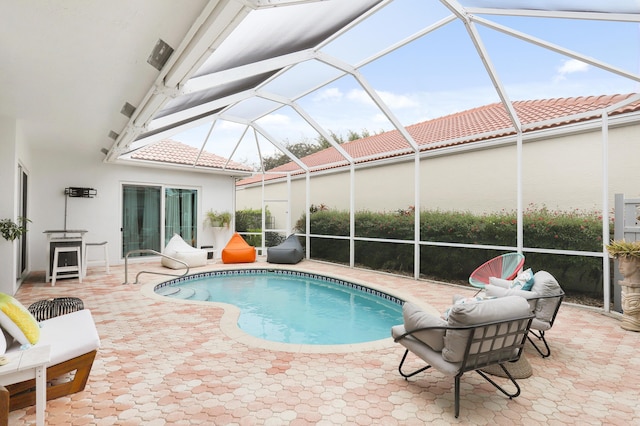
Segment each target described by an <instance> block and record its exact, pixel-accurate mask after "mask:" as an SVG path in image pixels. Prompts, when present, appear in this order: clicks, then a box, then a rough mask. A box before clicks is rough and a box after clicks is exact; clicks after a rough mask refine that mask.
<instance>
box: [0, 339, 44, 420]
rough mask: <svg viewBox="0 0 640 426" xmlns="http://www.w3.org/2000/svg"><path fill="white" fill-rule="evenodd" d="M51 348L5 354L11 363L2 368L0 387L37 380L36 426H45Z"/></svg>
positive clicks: (36, 348) (0, 367)
mask: <svg viewBox="0 0 640 426" xmlns="http://www.w3.org/2000/svg"><path fill="white" fill-rule="evenodd" d="M50 350H51V347H50V346H49V345H45V346H34V347H32V348H29V349H26V350H23V351H16V352H10V353H7V354H5V356H6V357H7V358H9V362H8V363H7V364H5V365H3V366H0V385H2V386H6V385H11V384H14V383H20V382H23V381H25V380H31V379H35V380H36V425H37V426H44V411H45V406H46V404H47V369H46V365H47V364H48V363H49V359H50V358H49V357H50V355H49V352H50Z"/></svg>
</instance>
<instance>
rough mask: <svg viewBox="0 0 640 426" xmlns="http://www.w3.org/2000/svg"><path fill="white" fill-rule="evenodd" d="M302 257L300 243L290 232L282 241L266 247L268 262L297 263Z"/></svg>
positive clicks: (302, 251) (302, 252)
mask: <svg viewBox="0 0 640 426" xmlns="http://www.w3.org/2000/svg"><path fill="white" fill-rule="evenodd" d="M303 258H304V250H303V249H302V244H300V241H299V240H298V237H297V236H296V235H295V234H291V235H289V236H288V237H287V239H286V240H284V241H283V242H282V243H280V244H278V245H277V246H274V247H269V248H268V249H267V262H269V263H290V264H294V263H298V262H300V261H301V260H302V259H303Z"/></svg>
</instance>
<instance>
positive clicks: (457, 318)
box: [442, 296, 531, 362]
mask: <svg viewBox="0 0 640 426" xmlns="http://www.w3.org/2000/svg"><path fill="white" fill-rule="evenodd" d="M530 309H531V308H530V306H529V304H528V303H527V301H526V300H525V299H523V298H522V297H518V296H506V297H499V298H497V299H487V300H481V301H476V302H469V303H463V304H458V305H453V306H452V307H451V312H450V314H449V319H448V324H449V325H450V326H468V325H477V324H483V323H487V322H494V321H502V320H508V319H511V318H517V317H525V316H527V315H530ZM468 336H469V331H468V330H447V333H446V335H445V336H444V348H443V349H442V358H444V359H445V360H446V361H449V362H460V361H462V359H463V358H464V352H465V350H466V344H467V338H468ZM473 349H474V348H473V347H472V348H471V351H472V352H473Z"/></svg>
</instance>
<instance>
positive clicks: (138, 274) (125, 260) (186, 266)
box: [122, 249, 189, 284]
mask: <svg viewBox="0 0 640 426" xmlns="http://www.w3.org/2000/svg"><path fill="white" fill-rule="evenodd" d="M137 253H152V254H157V255H158V256H162V257H164V258H167V259H171V260H173V261H174V262H178V263H181V264H183V265H184V267H185V268H187V270H186V271H185V272H184V274H180V275H177V274H167V273H163V272H154V271H140V272H138V273H137V274H136V280H135V282H134V283H133V284H138V277H140V275H141V274H155V275H166V276H169V277H184V276H185V275H187V274H188V273H189V265H187V263H186V262H183V261H182V260H178V259H175V258H173V257H171V256H167V255H166V254H162V253H160V252H157V251H155V250H151V249H140V250H131V251H129V252H127V254H125V256H124V282H123V283H122V284H129V273H128V268H129V262H128V261H129V255H130V254H137Z"/></svg>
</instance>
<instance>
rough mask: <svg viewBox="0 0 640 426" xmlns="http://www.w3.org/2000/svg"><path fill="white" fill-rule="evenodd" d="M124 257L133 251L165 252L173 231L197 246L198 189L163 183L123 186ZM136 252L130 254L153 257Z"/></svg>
mask: <svg viewBox="0 0 640 426" xmlns="http://www.w3.org/2000/svg"><path fill="white" fill-rule="evenodd" d="M122 206H123V207H122V256H123V257H124V256H125V255H126V254H127V253H129V252H130V251H132V250H146V249H150V250H154V251H157V252H161V251H162V248H163V247H164V246H165V245H166V243H167V242H168V241H169V240H170V239H171V237H172V236H173V234H178V235H180V236H181V237H182V238H183V239H184V240H185V241H186V242H187V243H189V244H191V245H192V246H194V247H195V246H196V245H197V243H198V241H197V237H198V235H197V231H198V226H197V224H198V209H197V207H198V191H197V190H195V189H181V188H168V187H163V186H145V185H123V187H122ZM149 255H153V253H135V254H133V253H132V254H131V255H130V256H149Z"/></svg>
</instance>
